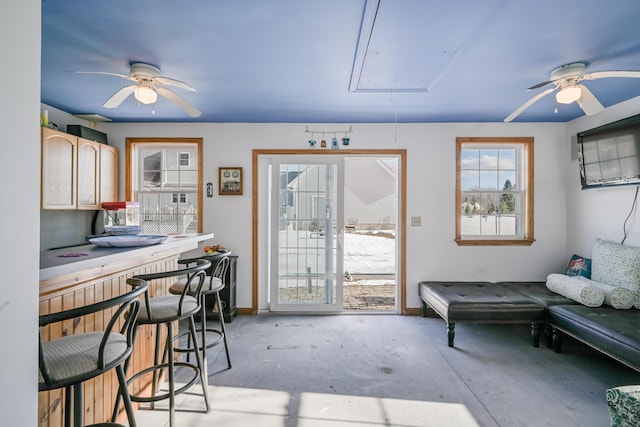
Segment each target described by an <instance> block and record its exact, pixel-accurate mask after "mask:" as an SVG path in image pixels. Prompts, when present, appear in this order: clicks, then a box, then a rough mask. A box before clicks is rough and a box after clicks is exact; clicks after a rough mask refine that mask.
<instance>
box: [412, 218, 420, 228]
mask: <svg viewBox="0 0 640 427" xmlns="http://www.w3.org/2000/svg"><path fill="white" fill-rule="evenodd" d="M411 226H412V227H422V217H421V216H412V217H411Z"/></svg>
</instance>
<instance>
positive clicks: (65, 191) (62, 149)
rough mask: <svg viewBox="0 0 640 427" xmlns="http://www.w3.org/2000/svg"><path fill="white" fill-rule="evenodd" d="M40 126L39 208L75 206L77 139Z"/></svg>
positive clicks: (72, 207)
mask: <svg viewBox="0 0 640 427" xmlns="http://www.w3.org/2000/svg"><path fill="white" fill-rule="evenodd" d="M41 129H42V138H41V142H42V166H41V167H42V189H41V192H40V193H41V206H42V209H75V208H76V183H77V181H76V162H77V151H76V147H77V144H78V139H77V138H76V137H75V136H73V135H69V134H66V133H64V132H60V131H56V130H53V129H49V128H46V127H43V128H41Z"/></svg>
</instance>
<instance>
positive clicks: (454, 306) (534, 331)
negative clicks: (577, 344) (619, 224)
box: [418, 239, 640, 371]
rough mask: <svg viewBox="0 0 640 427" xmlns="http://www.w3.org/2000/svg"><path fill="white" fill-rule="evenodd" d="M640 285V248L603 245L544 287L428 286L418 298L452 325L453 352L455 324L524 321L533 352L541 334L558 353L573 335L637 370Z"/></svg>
mask: <svg viewBox="0 0 640 427" xmlns="http://www.w3.org/2000/svg"><path fill="white" fill-rule="evenodd" d="M576 265H578V266H579V267H580V268H578V269H576V268H575V266H576ZM587 266H588V267H589V268H585V267H587ZM576 270H577V271H576ZM639 287H640V248H636V247H631V246H625V245H621V244H618V243H614V242H610V241H605V240H601V239H598V240H597V241H596V243H595V244H594V247H593V251H592V258H591V259H586V258H582V257H578V256H576V255H574V257H572V260H571V262H570V263H569V267H568V268H567V271H566V272H565V274H562V275H560V274H550V275H549V276H548V277H547V281H546V282H473V281H468V282H447V281H423V282H420V284H419V286H418V292H419V295H420V298H421V301H422V315H423V316H427V315H428V314H429V310H430V309H431V310H433V311H434V312H435V313H436V314H437V315H439V316H440V317H442V318H443V319H444V321H445V322H446V323H447V336H448V344H449V346H450V347H453V346H454V336H455V324H456V322H472V323H525V322H526V323H531V336H532V338H533V340H532V342H533V345H534V346H537V345H538V341H539V339H540V337H542V336H544V337H545V341H546V344H547V346H549V347H551V348H553V350H554V351H555V352H557V353H560V352H561V350H562V340H563V336H565V335H568V336H571V337H573V338H575V339H576V340H578V341H581V342H583V343H585V344H587V345H589V346H591V347H593V348H594V349H596V350H598V351H600V352H602V353H604V354H606V355H608V356H610V357H612V358H613V359H615V360H617V361H619V362H621V363H624V364H625V365H627V366H629V367H631V368H633V369H635V370H637V371H640V289H639Z"/></svg>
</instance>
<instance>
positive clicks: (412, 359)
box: [136, 314, 640, 427]
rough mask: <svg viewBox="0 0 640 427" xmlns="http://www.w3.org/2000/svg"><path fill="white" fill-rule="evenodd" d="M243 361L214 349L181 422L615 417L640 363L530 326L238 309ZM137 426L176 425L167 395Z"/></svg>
mask: <svg viewBox="0 0 640 427" xmlns="http://www.w3.org/2000/svg"><path fill="white" fill-rule="evenodd" d="M227 325H228V331H227V332H228V335H229V339H230V347H231V357H232V363H233V368H232V369H230V370H225V368H226V360H225V358H224V353H221V351H222V347H221V346H219V347H216V348H214V349H212V350H211V351H210V353H209V375H210V376H209V395H210V399H211V402H212V410H211V411H210V413H208V414H205V413H204V412H203V411H204V402H203V399H202V396H201V395H200V391H201V389H200V388H198V387H197V386H194V388H192V389H191V390H192V391H189V392H187V393H185V394H182V395H180V396H179V397H178V400H177V402H178V405H179V408H178V411H177V414H176V420H177V426H180V427H187V426H189V427H200V426H216V427H225V426H260V427H269V426H277V427H284V426H286V427H289V426H299V427H307V426H314V427H316V426H319V427H325V426H326V427H337V426H354V427H355V426H357V427H363V426H400V427H413V426H455V427H459V426H598V427H600V426H607V425H609V414H608V410H607V404H606V400H605V390H606V389H607V388H610V387H614V386H618V385H627V384H640V373H638V372H636V371H634V370H632V369H630V368H627V367H625V366H623V365H621V364H619V363H617V362H614V361H613V360H611V359H609V358H607V357H605V356H603V355H601V354H599V353H597V352H595V351H594V350H592V349H590V348H588V347H586V346H584V345H582V344H580V343H578V342H576V341H574V340H572V339H570V338H566V339H565V341H564V346H563V353H562V354H556V353H554V352H553V351H551V350H550V349H548V348H546V347H544V345H543V346H541V347H540V348H534V347H532V346H531V344H530V340H529V328H528V326H526V325H469V324H458V325H457V326H456V347H455V348H449V347H447V338H446V327H445V323H444V322H443V321H442V319H440V318H423V317H413V316H398V315H388V314H378V315H357V314H354V315H333V316H321V315H316V316H311V315H309V316H300V315H282V316H276V315H260V316H239V317H236V318H235V319H234V320H233V322H232V323H229V324H227ZM136 419H137V421H138V425H139V426H141V427H147V426H148V427H158V426H164V425H168V419H169V414H168V413H167V411H166V404H165V403H164V402H163V403H161V404H160V405H156V408H155V409H154V410H139V411H138V412H137V417H136Z"/></svg>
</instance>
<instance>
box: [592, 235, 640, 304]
mask: <svg viewBox="0 0 640 427" xmlns="http://www.w3.org/2000/svg"><path fill="white" fill-rule="evenodd" d="M591 258H592V261H591V279H592V280H595V281H596V282H602V283H606V284H608V285H613V286H620V287H623V288H627V289H629V290H630V291H631V292H633V293H638V291H639V290H640V248H637V247H634V246H625V245H621V244H618V243H615V242H610V241H606V240H602V239H597V241H596V243H595V244H594V245H593V253H592V256H591Z"/></svg>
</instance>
